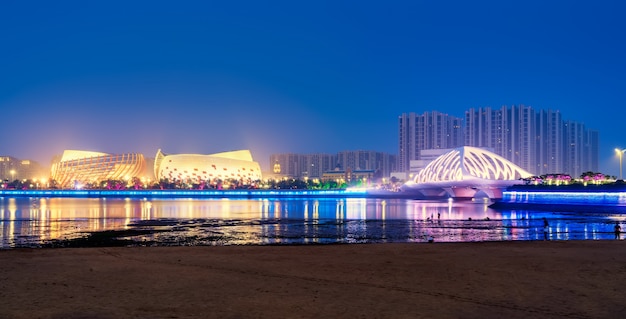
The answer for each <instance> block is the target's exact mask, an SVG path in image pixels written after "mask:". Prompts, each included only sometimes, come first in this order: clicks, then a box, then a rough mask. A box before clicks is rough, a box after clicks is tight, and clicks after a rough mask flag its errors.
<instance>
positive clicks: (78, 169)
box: [51, 150, 146, 187]
mask: <svg viewBox="0 0 626 319" xmlns="http://www.w3.org/2000/svg"><path fill="white" fill-rule="evenodd" d="M145 167H146V162H145V160H144V157H143V155H142V154H139V153H128V154H106V153H100V152H90V151H76V150H65V151H64V152H63V156H62V157H61V160H60V161H59V162H56V163H53V164H52V169H51V177H52V179H54V180H56V181H57V183H59V186H60V187H68V186H73V185H74V183H81V184H85V183H93V182H98V181H102V180H107V179H116V180H121V179H125V180H128V179H130V178H133V177H139V176H142V174H143V173H144V170H145Z"/></svg>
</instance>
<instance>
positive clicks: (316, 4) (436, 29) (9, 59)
mask: <svg viewBox="0 0 626 319" xmlns="http://www.w3.org/2000/svg"><path fill="white" fill-rule="evenodd" d="M625 9H626V5H625V4H624V2H623V1H617V0H616V1H545V0H544V1H517V2H513V1H501V0H500V1H417V0H412V1H337V0H333V1H320V0H315V1H197V2H194V1H112V0H107V1H12V0H4V1H2V2H1V3H0V118H1V126H0V127H1V128H2V134H1V135H0V155H10V156H15V157H18V158H22V159H34V160H37V161H39V162H41V163H42V164H46V165H47V164H49V162H50V160H51V158H52V156H53V155H55V154H60V153H61V152H62V151H63V150H64V149H82V150H92V151H100V152H106V153H122V152H141V153H144V154H145V155H146V156H147V157H154V155H155V154H156V151H157V149H159V148H161V149H162V150H163V152H165V153H199V154H209V153H215V152H222V151H230V150H236V149H250V150H251V151H252V155H253V157H254V158H255V160H257V161H259V162H260V163H261V165H262V168H263V169H264V170H266V169H267V167H268V162H269V155H270V154H272V153H286V152H297V153H315V152H325V153H336V152H338V151H342V150H357V149H366V150H376V151H383V152H389V153H393V154H395V153H397V148H398V145H397V134H398V133H397V130H398V128H397V118H398V116H399V115H400V114H402V113H408V112H417V113H422V112H425V111H434V110H437V111H441V112H444V113H448V114H450V115H454V116H458V117H463V116H464V111H465V110H467V109H469V108H471V107H475V108H478V107H485V106H491V107H500V106H502V105H513V104H516V105H517V104H524V105H529V106H532V107H533V108H535V109H552V110H559V111H561V113H562V114H563V118H564V119H567V120H573V121H578V122H583V123H584V124H585V125H586V126H587V127H588V128H592V129H597V130H598V131H599V132H600V142H601V145H600V146H601V149H600V150H601V152H600V171H602V172H604V173H609V174H612V175H617V174H618V171H619V167H618V164H617V163H618V161H617V158H616V156H615V153H614V151H613V149H614V148H615V147H622V148H626V138H625V136H624V133H623V132H624V130H625V127H626V125H624V123H626V103H625V101H626V50H625V49H626V18H625V17H626V15H625V13H626V10H625Z"/></svg>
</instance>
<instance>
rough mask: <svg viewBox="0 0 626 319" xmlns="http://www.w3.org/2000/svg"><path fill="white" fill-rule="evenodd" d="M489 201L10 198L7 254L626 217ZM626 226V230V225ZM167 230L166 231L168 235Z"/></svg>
mask: <svg viewBox="0 0 626 319" xmlns="http://www.w3.org/2000/svg"><path fill="white" fill-rule="evenodd" d="M489 204H490V203H489V202H482V201H480V202H472V201H424V200H407V199H365V198H362V199H359V198H328V199H324V198H309V199H302V198H297V199H285V198H281V199H128V198H127V199H111V198H108V199H107V198H8V197H0V231H1V232H0V248H8V247H17V246H37V245H39V244H42V243H45V242H48V241H50V240H58V239H71V238H77V237H81V236H85V235H86V233H88V232H94V231H104V230H123V229H131V228H132V229H137V228H141V229H158V230H159V231H160V232H157V233H153V234H148V235H142V236H137V237H135V238H134V239H136V240H140V241H149V242H151V243H154V242H156V243H157V244H167V245H241V244H303V243H366V242H424V241H426V240H427V239H428V237H430V236H432V237H434V238H435V241H437V242H450V241H492V240H543V239H544V233H543V224H542V222H541V218H542V217H546V218H548V220H549V221H550V224H551V225H550V226H551V227H550V229H549V233H548V234H547V237H548V239H552V240H554V239H558V240H589V239H593V240H596V239H613V238H614V237H613V225H614V223H615V221H619V222H620V223H623V222H624V217H623V216H622V215H619V214H611V213H606V214H597V213H596V214H581V213H577V214H567V213H558V212H552V213H550V212H537V211H519V210H518V211H510V210H509V211H496V210H493V209H491V208H489V207H488V205H489ZM622 228H626V227H622ZM163 230H166V231H163Z"/></svg>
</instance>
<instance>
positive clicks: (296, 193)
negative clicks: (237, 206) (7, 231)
mask: <svg viewBox="0 0 626 319" xmlns="http://www.w3.org/2000/svg"><path fill="white" fill-rule="evenodd" d="M366 195H367V191H366V190H358V191H356V190H351V191H346V190H0V196H6V197H218V198H225V197H246V198H264V197H329V196H337V197H363V196H366Z"/></svg>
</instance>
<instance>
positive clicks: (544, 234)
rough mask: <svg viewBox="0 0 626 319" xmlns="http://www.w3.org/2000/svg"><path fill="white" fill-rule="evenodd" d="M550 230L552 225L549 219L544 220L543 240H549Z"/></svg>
mask: <svg viewBox="0 0 626 319" xmlns="http://www.w3.org/2000/svg"><path fill="white" fill-rule="evenodd" d="M549 230H550V224H549V223H548V219H546V218H545V217H544V218H543V240H548V231H549Z"/></svg>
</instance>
